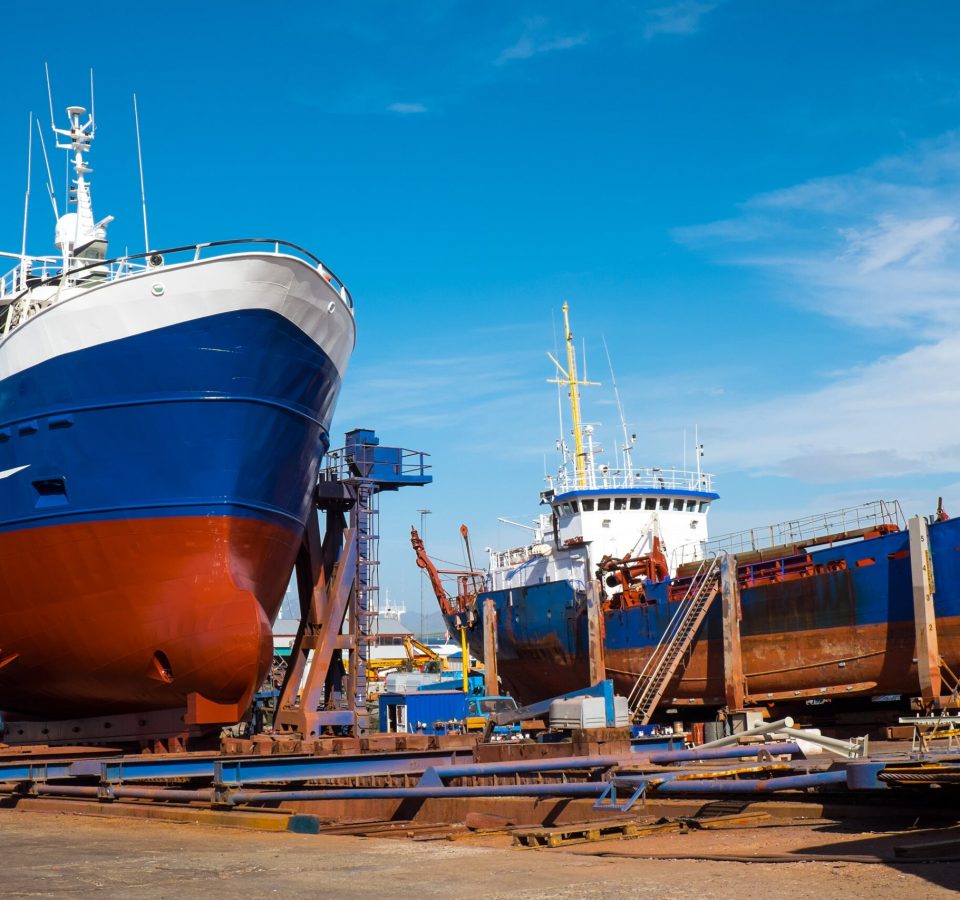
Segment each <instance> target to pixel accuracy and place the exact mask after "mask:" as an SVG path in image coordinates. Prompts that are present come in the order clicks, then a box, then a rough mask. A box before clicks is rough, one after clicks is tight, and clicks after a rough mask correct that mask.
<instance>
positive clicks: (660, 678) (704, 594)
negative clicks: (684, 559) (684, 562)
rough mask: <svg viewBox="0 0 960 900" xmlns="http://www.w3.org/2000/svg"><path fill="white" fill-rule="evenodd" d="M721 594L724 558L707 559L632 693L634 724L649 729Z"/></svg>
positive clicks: (630, 700)
mask: <svg viewBox="0 0 960 900" xmlns="http://www.w3.org/2000/svg"><path fill="white" fill-rule="evenodd" d="M719 593H720V557H719V556H714V557H711V558H710V559H705V560H704V561H703V562H702V563H701V564H700V568H699V569H698V570H697V574H696V575H695V576H694V578H693V581H691V582H690V587H689V588H688V589H687V594H686V596H685V597H684V598H683V600H681V601H680V603H679V605H678V606H677V611H676V612H675V613H674V615H673V618H672V619H671V620H670V624H669V625H668V626H667V627H666V629H665V630H664V632H663V635H662V636H661V637H660V642H659V643H658V644H657V646H656V647H655V648H654V650H653V653H652V654H650V658H649V659H648V660H647V663H646V665H645V666H644V667H643V671H642V672H641V673H640V675H639V677H638V678H637V681H636V684H634V686H633V690H631V691H630V696H629V698H628V703H629V706H630V717H631V720H632V721H633V722H635V723H637V724H638V725H646V724H647V723H648V722H649V721H650V719H651V718H652V716H653V713H654V711H655V710H656V708H657V704H659V702H660V698H661V697H662V696H663V692H664V691H665V690H666V688H667V685H668V684H669V683H670V679H671V678H673V676H674V674H675V673H676V671H677V669H678V667H679V666H680V663H681V662H682V661H683V659H684V657H685V656H686V654H687V651H688V650H689V649H690V645H691V644H692V643H693V638H694V636H695V635H696V633H697V631H698V630H699V628H700V626H701V624H703V620H704V617H705V616H706V614H707V611H708V610H709V609H710V604H711V603H713V600H714V598H715V597H716V596H717V594H719Z"/></svg>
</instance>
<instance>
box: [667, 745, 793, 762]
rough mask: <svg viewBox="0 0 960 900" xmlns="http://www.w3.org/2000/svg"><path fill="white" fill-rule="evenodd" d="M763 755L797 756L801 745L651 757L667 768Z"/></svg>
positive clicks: (698, 750) (700, 749) (700, 750)
mask: <svg viewBox="0 0 960 900" xmlns="http://www.w3.org/2000/svg"><path fill="white" fill-rule="evenodd" d="M704 746H706V745H704ZM761 753H769V754H770V755H771V756H783V755H785V754H788V753H789V754H790V755H791V756H796V755H798V754H799V753H800V745H799V744H794V743H786V744H749V745H746V746H743V747H729V748H728V747H716V748H714V749H712V750H704V749H703V747H694V748H693V749H692V750H670V751H667V752H666V753H654V754H652V755H651V756H650V762H651V763H653V764H654V765H657V766H666V765H670V763H675V762H692V761H696V760H701V759H740V758H743V757H747V756H759V755H760V754H761Z"/></svg>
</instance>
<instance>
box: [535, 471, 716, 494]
mask: <svg viewBox="0 0 960 900" xmlns="http://www.w3.org/2000/svg"><path fill="white" fill-rule="evenodd" d="M547 483H548V485H549V487H551V488H552V489H553V490H554V491H556V493H558V494H559V493H565V492H567V491H575V490H580V491H584V490H603V489H613V490H617V489H620V490H622V489H627V488H644V489H647V490H650V489H653V490H658V491H661V490H662V491H678V490H679V491H706V492H712V491H713V475H710V474H708V473H706V472H690V471H686V470H684V469H677V468H670V469H666V468H662V467H660V466H650V467H647V468H632V469H614V468H611V467H609V466H607V465H603V464H600V465H597V466H594V468H593V470H588V471H587V473H586V475H585V478H584V483H583V484H579V483H578V481H577V476H576V474H574V473H570V472H567V471H566V470H561V472H559V473H558V474H557V475H549V476H547Z"/></svg>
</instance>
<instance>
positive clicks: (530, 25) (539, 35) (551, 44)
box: [493, 18, 589, 66]
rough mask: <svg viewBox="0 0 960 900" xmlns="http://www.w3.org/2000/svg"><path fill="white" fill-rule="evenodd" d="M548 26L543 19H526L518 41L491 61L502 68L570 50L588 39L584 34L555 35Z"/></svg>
mask: <svg viewBox="0 0 960 900" xmlns="http://www.w3.org/2000/svg"><path fill="white" fill-rule="evenodd" d="M548 24H549V23H548V22H547V20H546V19H543V18H536V19H528V20H527V21H526V23H525V24H524V32H523V34H522V35H521V36H520V38H519V40H517V41H516V43H514V44H511V45H510V46H509V47H506V48H504V49H503V50H501V51H500V53H499V54H498V56H497V58H496V59H495V60H494V61H493V62H494V65H497V66H502V65H504V64H506V63H510V62H515V61H517V60H521V59H530V58H531V57H534V56H540V55H541V54H543V53H552V52H555V51H557V50H570V49H572V48H573V47H579V46H580V45H582V44H585V43H586V42H587V39H588V37H589V36H588V34H587V33H586V32H581V33H579V34H573V35H570V34H567V35H561V34H556V33H555V32H551V31H549V30H548Z"/></svg>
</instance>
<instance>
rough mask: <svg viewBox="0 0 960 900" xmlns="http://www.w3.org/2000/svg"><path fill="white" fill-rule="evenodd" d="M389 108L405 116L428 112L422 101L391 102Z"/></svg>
mask: <svg viewBox="0 0 960 900" xmlns="http://www.w3.org/2000/svg"><path fill="white" fill-rule="evenodd" d="M387 109H388V110H389V111H390V112H394V113H399V114H400V115H403V116H409V115H416V114H418V113H425V112H427V107H426V106H424V105H423V104H422V103H391V104H390V105H389V106H388V107H387Z"/></svg>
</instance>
